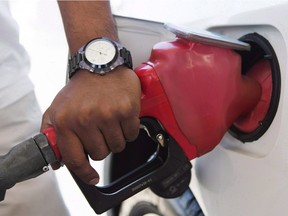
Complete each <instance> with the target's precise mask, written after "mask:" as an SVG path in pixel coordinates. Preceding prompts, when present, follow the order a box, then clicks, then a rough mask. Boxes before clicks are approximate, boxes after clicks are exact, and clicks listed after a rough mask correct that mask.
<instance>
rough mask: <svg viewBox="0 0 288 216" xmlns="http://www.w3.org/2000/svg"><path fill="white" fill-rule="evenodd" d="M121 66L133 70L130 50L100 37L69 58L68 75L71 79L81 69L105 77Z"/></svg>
mask: <svg viewBox="0 0 288 216" xmlns="http://www.w3.org/2000/svg"><path fill="white" fill-rule="evenodd" d="M119 65H125V66H127V67H128V68H131V69H132V67H133V66H132V58H131V54H130V52H129V50H127V49H126V48H125V47H123V46H122V45H120V44H119V43H117V42H115V41H113V40H111V39H109V38H105V37H100V38H95V39H93V40H91V41H89V42H88V43H87V44H86V45H84V46H83V47H81V48H80V49H79V50H78V52H77V53H76V54H75V55H74V56H72V57H71V58H69V60H68V75H69V78H71V77H72V76H73V75H74V74H75V73H76V72H77V70H79V69H86V70H88V71H90V72H92V73H96V74H100V75H104V74H106V73H108V72H110V71H112V70H113V69H114V68H116V67H117V66H119Z"/></svg>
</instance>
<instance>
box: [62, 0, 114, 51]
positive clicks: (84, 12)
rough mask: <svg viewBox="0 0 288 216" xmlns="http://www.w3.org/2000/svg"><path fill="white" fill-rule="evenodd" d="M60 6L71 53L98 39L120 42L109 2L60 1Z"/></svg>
mask: <svg viewBox="0 0 288 216" xmlns="http://www.w3.org/2000/svg"><path fill="white" fill-rule="evenodd" d="M58 5H59V9H60V12H61V15H62V20H63V25H64V29H65V33H66V37H67V42H68V45H69V49H70V52H71V53H75V52H76V51H77V50H78V49H79V48H80V47H81V46H82V45H83V44H86V43H87V42H88V41H90V40H91V39H93V38H96V37H103V36H104V37H108V38H111V39H113V40H116V41H117V40H118V36H117V31H116V27H115V23H114V20H113V17H112V14H111V9H110V1H109V0H105V1H97V0H96V1H63V0H58Z"/></svg>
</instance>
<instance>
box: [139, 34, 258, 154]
mask: <svg viewBox="0 0 288 216" xmlns="http://www.w3.org/2000/svg"><path fill="white" fill-rule="evenodd" d="M136 73H137V74H138V76H139V77H140V80H141V84H142V94H143V95H142V107H141V108H142V112H141V115H142V116H153V117H155V118H156V119H158V120H159V121H160V122H161V124H162V125H163V127H164V128H165V129H166V130H167V131H168V133H169V134H170V135H171V136H172V137H173V138H174V139H175V140H176V141H177V143H178V144H179V145H180V146H181V147H182V149H183V150H184V152H185V154H186V155H187V157H188V158H189V159H193V158H195V157H197V156H200V155H203V154H205V153H207V152H209V151H210V150H212V149H213V148H214V147H215V146H216V145H217V144H218V143H219V142H220V140H221V139H222V137H223V136H224V134H225V133H226V132H227V130H228V129H229V127H230V126H231V125H232V124H233V122H235V121H236V120H237V119H238V118H239V117H242V116H244V115H245V114H247V113H249V111H251V110H252V109H253V108H254V107H255V106H256V104H257V103H258V101H259V99H260V97H261V86H260V84H259V83H258V82H257V80H255V79H252V78H249V77H247V76H244V75H242V74H241V57H240V56H239V55H238V54H237V53H236V52H234V51H233V50H231V49H227V48H221V47H216V46H210V45H206V44H202V43H197V42H193V41H190V40H187V39H183V38H177V39H176V40H175V41H172V42H164V43H159V44H157V45H156V46H155V47H154V48H153V51H152V54H151V57H150V59H149V61H147V62H146V63H145V64H143V65H142V66H140V67H139V68H137V69H136Z"/></svg>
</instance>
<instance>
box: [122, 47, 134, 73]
mask: <svg viewBox="0 0 288 216" xmlns="http://www.w3.org/2000/svg"><path fill="white" fill-rule="evenodd" d="M119 52H120V56H121V57H122V58H123V59H124V63H123V65H125V66H127V67H128V68H130V69H133V64H132V57H131V53H130V52H129V50H127V49H126V48H125V47H122V49H121V50H120V51H119Z"/></svg>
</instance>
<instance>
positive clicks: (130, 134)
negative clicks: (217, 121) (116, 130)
mask: <svg viewBox="0 0 288 216" xmlns="http://www.w3.org/2000/svg"><path fill="white" fill-rule="evenodd" d="M139 127H140V119H139V118H137V117H135V118H132V119H131V120H125V121H122V122H121V128H122V131H123V135H124V137H125V139H126V141H127V142H132V141H134V140H135V139H136V138H137V137H138V135H139Z"/></svg>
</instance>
